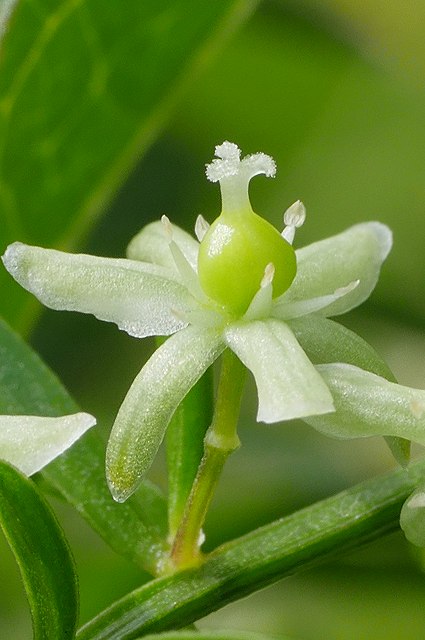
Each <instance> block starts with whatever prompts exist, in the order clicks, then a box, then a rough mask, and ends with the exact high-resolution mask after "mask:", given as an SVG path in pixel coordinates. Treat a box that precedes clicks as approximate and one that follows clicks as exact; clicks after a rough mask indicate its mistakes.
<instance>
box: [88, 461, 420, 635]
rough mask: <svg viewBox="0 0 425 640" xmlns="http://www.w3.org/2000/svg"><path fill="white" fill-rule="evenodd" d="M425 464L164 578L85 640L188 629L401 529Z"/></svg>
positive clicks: (102, 617)
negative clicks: (241, 600) (401, 518)
mask: <svg viewBox="0 0 425 640" xmlns="http://www.w3.org/2000/svg"><path fill="white" fill-rule="evenodd" d="M424 471H425V461H423V460H422V461H421V462H419V463H416V464H414V465H412V466H411V467H410V471H409V474H406V472H405V471H404V470H398V471H395V472H393V473H389V474H387V475H385V476H382V477H381V478H375V479H373V480H369V481H367V482H364V483H362V484H360V485H357V486H356V487H353V488H350V489H347V490H346V491H343V492H341V493H339V494H337V495H335V496H332V497H331V498H327V499H326V500H323V501H321V502H317V503H316V504H314V505H312V506H310V507H307V508H305V509H303V510H301V511H298V512H297V513H294V514H292V515H290V516H288V517H286V518H283V519H281V520H277V521H276V522H273V523H271V524H269V525H266V526H264V527H262V528H260V529H257V530H256V531H253V532H252V533H249V534H247V535H245V536H243V537H241V538H239V539H236V540H232V541H231V542H229V543H226V544H224V545H223V546H221V547H220V548H218V549H217V550H216V551H214V552H213V553H211V554H210V555H209V556H208V557H207V559H206V561H205V563H204V565H202V566H201V567H200V568H199V569H192V570H188V571H183V572H181V573H178V574H176V575H174V576H171V577H165V578H159V579H157V580H154V581H152V582H150V583H148V584H146V585H144V586H143V587H141V588H139V589H136V590H135V591H133V592H132V593H129V594H128V595H127V596H125V597H124V598H122V599H121V600H119V601H118V602H116V603H114V604H113V605H112V606H111V607H110V608H109V609H106V610H105V611H103V612H102V613H100V614H99V615H98V616H97V617H96V618H94V619H93V620H91V621H90V622H88V623H87V624H86V625H85V626H84V627H82V629H80V630H79V632H78V634H77V638H78V640H132V639H135V638H138V637H139V636H140V635H143V634H147V633H153V632H160V631H166V630H167V629H173V628H176V627H184V626H185V625H188V624H190V623H192V622H194V621H195V620H197V619H199V618H201V617H203V616H205V615H207V614H208V613H210V612H211V611H215V610H216V609H218V608H220V607H223V606H225V605H226V604H228V603H229V602H233V601H235V600H238V599H239V598H242V597H244V596H247V595H248V594H250V593H253V592H255V591H257V590H259V589H262V588H263V587H265V586H266V585H268V584H271V583H273V582H275V581H276V580H279V579H280V578H283V577H284V576H287V575H292V574H293V573H294V572H296V571H298V570H303V569H305V568H306V567H310V566H312V564H313V563H315V562H318V561H320V560H322V559H323V557H324V556H327V555H329V554H330V553H335V552H337V551H341V550H346V549H348V548H353V547H357V546H360V545H362V544H364V543H365V542H368V541H370V540H372V539H374V538H377V537H379V536H381V535H383V534H384V533H388V532H390V531H393V530H395V529H397V528H398V517H399V512H400V508H401V505H402V504H403V501H404V500H405V499H406V498H407V496H408V495H409V494H410V493H411V492H412V490H413V489H414V488H415V486H416V485H417V483H418V481H419V480H420V479H421V478H422V477H423V474H424Z"/></svg>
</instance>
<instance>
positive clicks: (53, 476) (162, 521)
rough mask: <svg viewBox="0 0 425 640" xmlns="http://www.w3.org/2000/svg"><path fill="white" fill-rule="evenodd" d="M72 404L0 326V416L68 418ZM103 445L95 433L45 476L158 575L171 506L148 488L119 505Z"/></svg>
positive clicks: (115, 546)
mask: <svg viewBox="0 0 425 640" xmlns="http://www.w3.org/2000/svg"><path fill="white" fill-rule="evenodd" d="M77 410H78V408H77V407H76V405H75V403H74V402H73V400H72V399H71V398H70V396H69V395H68V394H67V392H66V391H65V389H64V388H63V387H62V386H61V384H60V383H59V381H58V380H57V379H56V377H55V376H54V375H53V374H52V372H51V371H50V370H49V369H48V368H47V367H46V366H45V365H44V364H43V363H42V362H41V360H40V359H39V358H38V356H37V355H36V354H35V353H34V352H33V351H32V350H31V349H30V348H29V347H28V346H26V345H25V344H24V343H23V342H22V341H21V340H20V339H19V338H18V337H17V336H16V335H15V334H14V333H13V332H12V331H11V330H10V329H9V328H8V327H7V325H6V324H5V323H4V322H2V321H0V414H37V415H46V416H51V415H56V416H58V415H63V414H66V413H74V412H75V411H77ZM104 458H105V452H104V445H103V443H102V442H101V440H100V438H99V437H98V435H97V434H96V433H95V429H93V430H92V431H90V432H88V433H87V434H85V436H84V437H83V438H81V439H80V440H79V441H78V442H77V443H76V444H75V445H74V446H73V447H72V448H71V449H69V450H68V451H67V452H66V453H65V454H64V455H62V456H60V457H59V458H57V459H56V460H54V461H53V462H51V463H50V464H49V465H48V466H47V467H45V468H44V470H43V472H42V474H43V477H44V479H45V480H46V481H47V482H48V484H49V485H50V486H51V487H53V489H54V490H55V491H58V492H59V493H60V494H61V495H62V496H63V497H64V498H65V499H66V500H67V501H68V502H69V503H70V504H72V505H73V506H74V507H75V508H76V509H77V510H78V511H79V512H80V514H81V515H82V516H83V517H84V518H85V519H86V520H88V522H89V523H90V524H91V525H92V527H93V528H94V529H95V530H96V531H97V532H98V533H99V534H100V535H101V536H102V537H103V538H104V539H105V540H106V541H107V542H108V544H110V546H111V547H112V548H113V549H114V550H115V551H117V552H118V553H120V554H122V555H124V556H126V557H128V558H130V559H131V560H133V561H135V562H137V563H138V564H139V565H141V566H142V567H144V568H145V569H147V570H148V571H150V572H152V573H155V571H156V565H157V562H158V554H160V553H161V552H162V550H163V547H164V539H165V536H166V525H167V515H166V504H165V500H164V498H163V497H162V495H161V494H160V492H159V490H158V489H157V488H156V487H154V486H153V485H151V484H150V483H144V484H143V485H142V487H141V490H140V491H139V493H138V495H137V496H135V497H134V498H133V499H132V500H131V501H129V502H128V503H127V504H126V505H117V504H116V503H115V502H114V501H113V499H112V497H111V495H110V493H109V490H108V488H107V485H106V480H105V461H104Z"/></svg>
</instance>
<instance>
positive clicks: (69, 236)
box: [0, 0, 256, 323]
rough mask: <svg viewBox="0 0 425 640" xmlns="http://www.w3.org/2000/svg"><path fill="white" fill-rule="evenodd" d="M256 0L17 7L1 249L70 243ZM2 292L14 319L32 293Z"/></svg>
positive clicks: (5, 119)
mask: <svg viewBox="0 0 425 640" xmlns="http://www.w3.org/2000/svg"><path fill="white" fill-rule="evenodd" d="M255 4H256V2H255V1H252V0H248V1H246V0H245V1H242V0H238V1H237V2H235V1H232V2H229V1H228V0H215V1H214V2H198V0H163V1H162V2H160V3H158V2H157V1H156V0H144V1H143V2H140V1H139V0H127V1H126V2H125V3H124V5H121V4H117V3H114V2H113V3H106V4H105V2H103V0H57V1H55V2H52V1H51V0H39V1H38V2H37V3H36V4H34V3H33V2H32V1H31V0H20V2H18V3H17V4H16V7H15V8H14V11H13V13H12V16H11V18H10V20H9V22H8V28H7V30H6V31H5V33H4V37H3V42H2V56H1V59H0V107H1V108H0V141H1V143H0V167H1V172H0V205H1V206H0V210H1V218H0V228H1V229H2V232H1V238H0V241H1V242H0V244H1V245H2V246H1V247H0V250H1V249H3V248H4V246H5V244H7V243H9V242H11V241H14V240H21V241H25V242H29V243H34V244H47V245H52V244H54V245H55V246H56V247H70V246H75V245H76V243H77V241H78V239H80V238H81V237H82V235H83V234H85V233H87V231H88V230H89V228H90V226H91V225H92V224H93V221H94V220H95V218H96V216H97V215H98V213H99V211H100V210H101V209H102V207H104V206H105V204H106V203H107V202H109V200H110V199H111V197H112V195H113V194H114V192H115V190H116V189H117V187H118V186H119V185H120V184H121V183H122V182H123V181H124V179H125V177H126V175H127V174H128V172H129V170H130V169H131V167H132V166H133V165H134V164H135V162H136V160H137V159H138V158H139V157H140V155H141V154H142V153H143V152H144V151H145V150H146V148H147V147H148V146H149V145H150V144H151V143H152V141H153V139H154V138H155V136H156V135H157V133H158V131H159V130H160V128H161V127H162V126H163V124H164V122H165V120H166V117H167V115H168V113H169V111H170V108H171V107H172V106H173V105H174V103H175V102H176V99H177V98H178V97H179V95H180V94H181V92H182V90H183V89H184V87H185V86H186V84H187V83H188V81H189V80H190V79H191V77H192V76H193V74H194V72H198V71H199V69H200V68H202V66H203V65H204V64H205V62H206V61H207V60H208V57H209V54H211V53H212V51H213V45H215V43H216V42H218V41H219V40H221V39H222V38H223V37H224V36H227V35H228V34H229V32H231V31H232V30H233V29H234V28H235V27H236V26H237V25H238V24H239V22H240V21H241V20H242V18H243V17H245V16H246V15H247V14H249V13H250V11H251V10H252V9H253V7H254V6H255ZM0 287H1V289H2V292H3V301H6V300H7V305H6V304H4V302H3V305H2V311H3V313H4V314H5V315H7V317H8V318H9V319H14V320H15V321H16V320H17V319H18V318H19V317H20V314H21V313H22V310H23V306H24V305H25V304H26V302H25V301H26V300H28V298H25V297H24V296H23V295H22V293H21V292H19V290H18V289H17V288H16V287H14V286H12V285H11V282H10V280H8V279H6V277H5V274H1V275H0ZM26 320H27V322H28V323H29V322H30V321H31V320H32V318H28V317H27V319H26Z"/></svg>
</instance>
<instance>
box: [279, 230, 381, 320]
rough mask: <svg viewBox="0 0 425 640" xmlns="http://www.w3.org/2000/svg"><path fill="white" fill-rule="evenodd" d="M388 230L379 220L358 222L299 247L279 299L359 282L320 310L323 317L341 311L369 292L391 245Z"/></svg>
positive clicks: (326, 291)
mask: <svg viewBox="0 0 425 640" xmlns="http://www.w3.org/2000/svg"><path fill="white" fill-rule="evenodd" d="M391 238H392V236H391V231H390V230H389V229H388V227H386V226H385V225H383V224H380V223H379V222H366V223H364V224H358V225H356V226H354V227H351V228H350V229H347V231H344V232H343V233H340V234H339V235H336V236H333V237H332V238H327V239H326V240H321V241H320V242H315V243H313V244H311V245H309V246H308V247H305V248H303V249H299V250H298V251H297V252H296V254H297V265H298V267H297V275H296V276H295V280H294V282H293V283H292V285H291V287H290V288H289V290H288V291H287V292H286V293H285V294H284V295H283V296H281V298H279V299H278V300H279V302H281V301H282V303H283V302H294V301H297V300H306V299H309V298H316V297H319V296H324V295H328V294H330V293H333V292H334V291H335V290H337V289H339V288H340V287H345V286H346V285H347V283H348V282H354V281H355V280H360V282H359V285H358V286H357V287H356V288H355V289H353V291H351V292H350V293H348V294H347V295H345V296H343V297H342V298H340V299H339V300H336V301H334V302H331V303H330V304H329V305H328V306H326V307H324V308H323V309H321V311H320V313H321V314H322V315H326V316H332V315H338V314H340V313H345V312H346V311H348V310H349V309H352V308H353V307H356V306H358V305H359V304H361V303H362V302H363V301H364V300H366V299H367V298H368V297H369V295H370V294H371V292H372V291H373V289H374V287H375V285H376V283H377V280H378V276H379V271H380V268H381V265H382V263H383V261H384V260H385V258H386V257H387V255H388V253H389V251H390V249H391V244H392V239H391Z"/></svg>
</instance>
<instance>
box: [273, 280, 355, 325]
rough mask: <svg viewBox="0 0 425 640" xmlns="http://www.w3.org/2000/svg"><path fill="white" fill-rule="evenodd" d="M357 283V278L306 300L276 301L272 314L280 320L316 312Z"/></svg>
mask: <svg viewBox="0 0 425 640" xmlns="http://www.w3.org/2000/svg"><path fill="white" fill-rule="evenodd" d="M358 285H359V280H354V282H350V284H348V285H347V286H346V287H340V288H339V289H336V291H334V292H333V293H329V294H327V295H325V296H318V297H317V298H308V299H307V300H295V301H294V302H284V301H282V302H281V303H279V302H278V303H277V304H275V305H274V308H273V316H274V317H275V318H279V319H280V320H292V319H294V318H301V317H302V316H308V315H310V314H312V313H317V312H318V311H322V310H323V309H327V308H329V306H330V305H331V304H332V303H333V302H336V301H337V300H339V299H340V298H342V297H344V296H346V295H348V294H349V293H351V291H353V289H355V288H356V287H358Z"/></svg>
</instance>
